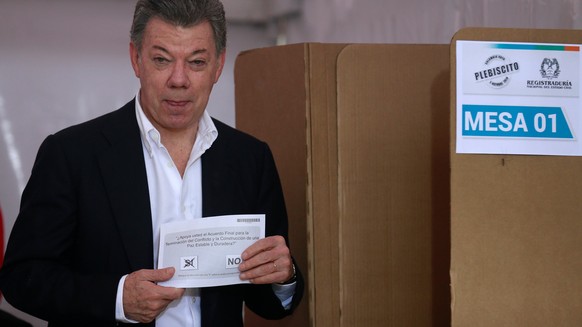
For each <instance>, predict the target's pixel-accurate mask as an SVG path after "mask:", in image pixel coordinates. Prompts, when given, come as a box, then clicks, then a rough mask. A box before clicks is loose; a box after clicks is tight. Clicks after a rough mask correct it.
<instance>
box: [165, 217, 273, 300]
mask: <svg viewBox="0 0 582 327" xmlns="http://www.w3.org/2000/svg"><path fill="white" fill-rule="evenodd" d="M264 237H265V215H230V216H216V217H205V218H201V219H193V220H188V221H180V222H172V223H167V224H162V226H161V228H160V252H159V258H158V268H166V267H174V268H175V269H176V272H175V274H174V276H173V277H172V278H171V279H170V280H168V281H165V282H160V283H158V284H159V285H162V286H172V287H180V288H189V287H208V286H221V285H231V284H243V283H249V282H248V281H243V280H241V279H240V278H239V274H240V272H239V270H238V266H239V264H240V263H241V262H242V259H241V254H242V252H243V251H244V250H245V249H246V248H247V247H249V246H250V245H251V244H253V243H255V242H256V241H257V240H259V239H261V238H264Z"/></svg>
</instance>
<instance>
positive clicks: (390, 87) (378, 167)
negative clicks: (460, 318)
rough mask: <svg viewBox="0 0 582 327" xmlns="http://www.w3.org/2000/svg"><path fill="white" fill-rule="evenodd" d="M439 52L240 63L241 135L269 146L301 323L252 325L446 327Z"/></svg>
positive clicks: (445, 115) (364, 48)
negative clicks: (297, 277)
mask: <svg viewBox="0 0 582 327" xmlns="http://www.w3.org/2000/svg"><path fill="white" fill-rule="evenodd" d="M449 94H450V93H449V47H448V45H379V44H376V45H363V44H318V43H307V44H295V45H288V46H281V47H272V48H264V49H256V50H251V51H247V52H243V53H241V54H240V55H239V56H238V58H237V60H236V64H235V99H236V100H235V101H236V125H237V128H239V129H241V130H243V131H246V132H249V133H250V134H252V135H254V136H256V137H258V138H259V139H262V140H264V141H266V142H267V143H268V144H269V145H270V147H271V149H272V150H273V154H274V157H275V160H276V163H277V166H278V169H279V174H280V175H281V180H282V185H283V189H284V193H285V198H286V203H287V209H288V213H289V224H290V242H291V244H290V247H291V250H292V253H293V254H294V256H295V257H296V258H297V260H298V262H299V264H300V266H301V268H302V271H303V272H304V274H305V276H306V280H307V289H306V295H305V298H304V301H303V303H302V304H301V306H300V307H299V308H298V311H297V312H296V313H295V314H294V315H293V316H291V317H289V318H286V319H285V320H283V321H282V322H276V323H271V322H267V321H263V320H261V319H259V318H257V317H255V316H254V315H253V314H252V313H250V312H247V314H246V319H247V323H248V324H249V325H252V326H275V325H277V326H317V327H321V326H330V327H338V326H344V327H351V326H395V327H397V326H415V327H421V326H448V325H449V324H450V313H449V310H450V293H449V277H448V273H449V216H450V212H449V201H450V198H449V158H450V157H449V142H450V141H449Z"/></svg>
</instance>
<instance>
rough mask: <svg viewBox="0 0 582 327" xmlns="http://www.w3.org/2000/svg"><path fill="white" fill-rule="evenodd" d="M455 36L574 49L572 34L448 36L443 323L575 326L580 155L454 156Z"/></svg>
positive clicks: (581, 260)
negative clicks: (447, 245) (447, 281)
mask: <svg viewBox="0 0 582 327" xmlns="http://www.w3.org/2000/svg"><path fill="white" fill-rule="evenodd" d="M456 40H486V41H512V42H536V43H579V42H580V40H582V32H581V31H573V30H567V31H566V30H522V29H465V30H461V31H460V32H458V33H457V34H456V35H455V37H454V38H453V41H452V43H451V63H452V66H451V124H450V126H451V272H450V273H451V283H452V293H453V295H452V296H453V301H452V305H451V306H452V324H453V326H512V327H515V326H528V327H529V326H579V325H581V324H582V296H581V294H582V279H581V278H580V272H581V271H582V251H580V249H581V247H582V238H581V237H580V235H582V219H580V217H582V201H580V199H581V197H582V193H581V191H580V190H582V188H581V187H582V158H580V157H564V156H520V155H470V154H463V155H459V154H456V153H455V141H456V140H455V136H456V135H455V130H454V126H455V120H456V107H455V106H456V94H455V92H456V84H455V83H456V81H455V74H456V71H455V64H456V63H455V56H456V53H455V46H454V45H455V41H456Z"/></svg>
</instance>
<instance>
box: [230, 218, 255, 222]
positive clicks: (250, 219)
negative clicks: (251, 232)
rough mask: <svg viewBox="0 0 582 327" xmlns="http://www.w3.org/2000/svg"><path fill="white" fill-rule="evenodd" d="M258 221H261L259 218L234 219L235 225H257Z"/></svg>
mask: <svg viewBox="0 0 582 327" xmlns="http://www.w3.org/2000/svg"><path fill="white" fill-rule="evenodd" d="M260 221H261V219H259V218H237V219H236V222H237V223H258V222H260Z"/></svg>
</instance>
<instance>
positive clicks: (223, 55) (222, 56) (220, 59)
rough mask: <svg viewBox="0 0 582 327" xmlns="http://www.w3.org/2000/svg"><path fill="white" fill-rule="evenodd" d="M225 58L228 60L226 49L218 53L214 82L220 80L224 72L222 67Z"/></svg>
mask: <svg viewBox="0 0 582 327" xmlns="http://www.w3.org/2000/svg"><path fill="white" fill-rule="evenodd" d="M225 60H226V49H223V50H222V52H221V53H220V55H218V69H216V74H215V75H214V83H216V82H218V79H219V78H220V75H221V74H222V69H223V68H224V62H225Z"/></svg>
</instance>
